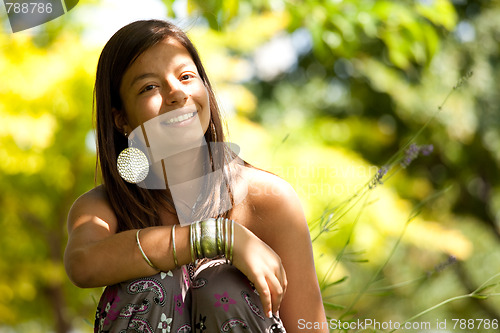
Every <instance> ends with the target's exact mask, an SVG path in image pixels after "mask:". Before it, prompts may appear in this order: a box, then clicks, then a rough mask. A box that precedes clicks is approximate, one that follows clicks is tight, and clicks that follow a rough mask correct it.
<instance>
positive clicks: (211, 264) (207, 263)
mask: <svg viewBox="0 0 500 333" xmlns="http://www.w3.org/2000/svg"><path fill="white" fill-rule="evenodd" d="M203 331H204V332H210V333H211V332H259V333H260V332H266V333H267V332H270V333H271V332H278V333H280V332H281V333H286V331H285V329H284V328H283V325H282V323H281V321H280V319H279V318H278V317H273V318H266V317H265V316H264V311H263V309H262V304H261V303H260V298H259V295H258V293H257V291H256V290H255V288H254V287H253V286H252V284H251V283H250V282H249V281H248V279H247V278H246V277H245V276H244V275H243V274H242V273H241V272H240V271H239V270H238V269H236V268H235V267H234V266H231V265H229V264H227V263H226V261H225V260H203V261H199V262H198V263H197V265H194V264H190V265H186V266H183V267H180V268H178V269H175V270H172V271H169V272H160V273H158V274H156V275H153V276H149V277H144V278H140V279H134V280H130V281H125V282H122V283H119V284H116V285H113V286H109V287H107V288H106V289H105V290H104V293H103V294H102V296H101V299H100V301H99V305H98V307H97V312H96V318H95V325H94V332H95V333H115V332H116V333H128V332H141V333H142V332H161V333H188V332H203Z"/></svg>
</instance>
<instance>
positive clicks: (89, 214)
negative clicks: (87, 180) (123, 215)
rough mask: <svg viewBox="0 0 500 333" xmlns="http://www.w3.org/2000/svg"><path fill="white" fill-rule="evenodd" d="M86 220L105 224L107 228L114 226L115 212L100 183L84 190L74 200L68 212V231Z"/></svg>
mask: <svg viewBox="0 0 500 333" xmlns="http://www.w3.org/2000/svg"><path fill="white" fill-rule="evenodd" d="M87 222H93V223H97V224H100V225H103V224H106V228H107V229H109V230H115V228H116V214H115V213H114V211H113V209H112V207H111V204H110V203H109V200H108V195H107V193H106V189H105V188H104V186H102V185H100V186H97V187H95V188H93V189H91V190H90V191H88V192H85V193H84V194H82V195H81V196H80V197H78V198H77V199H76V200H75V202H74V203H73V205H72V206H71V209H70V211H69V213H68V231H70V232H71V231H72V230H74V229H76V228H77V227H79V226H81V225H82V224H84V223H87Z"/></svg>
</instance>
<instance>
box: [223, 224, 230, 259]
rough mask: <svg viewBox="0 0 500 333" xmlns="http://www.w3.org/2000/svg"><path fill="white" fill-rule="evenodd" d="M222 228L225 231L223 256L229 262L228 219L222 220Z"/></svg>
mask: <svg viewBox="0 0 500 333" xmlns="http://www.w3.org/2000/svg"><path fill="white" fill-rule="evenodd" d="M224 227H225V229H226V230H225V231H226V234H225V236H224V249H225V251H224V256H225V257H226V260H229V244H228V242H229V220H228V219H224Z"/></svg>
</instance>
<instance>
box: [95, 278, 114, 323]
mask: <svg viewBox="0 0 500 333" xmlns="http://www.w3.org/2000/svg"><path fill="white" fill-rule="evenodd" d="M119 301H120V297H118V288H117V287H116V286H113V287H108V288H106V290H105V291H104V294H103V295H102V297H101V302H100V304H99V306H98V307H97V313H96V319H95V326H94V332H101V331H102V330H103V329H104V326H106V325H109V324H110V323H112V322H113V321H115V320H116V318H118V314H119V311H118V310H115V309H114V308H115V307H116V305H117V303H118V302H119Z"/></svg>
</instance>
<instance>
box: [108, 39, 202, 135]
mask: <svg viewBox="0 0 500 333" xmlns="http://www.w3.org/2000/svg"><path fill="white" fill-rule="evenodd" d="M120 97H121V99H122V102H123V108H124V110H122V111H124V112H117V110H114V120H115V124H116V126H117V127H118V128H119V129H122V130H123V131H124V132H127V133H131V132H132V130H134V129H135V128H137V127H138V126H140V125H142V124H144V123H145V122H147V121H148V120H151V119H153V118H156V117H158V116H161V117H158V118H157V119H159V122H158V124H157V125H161V126H163V128H164V129H165V130H166V131H167V132H169V133H171V134H172V135H169V136H170V137H171V139H175V137H172V136H177V133H178V134H179V135H180V136H181V137H182V136H183V135H185V134H186V133H185V132H189V131H191V132H193V128H196V130H195V132H202V133H201V135H203V134H204V133H205V132H206V130H207V128H208V125H209V122H210V103H209V96H208V91H207V88H206V87H205V85H204V84H203V80H202V79H201V78H200V76H199V73H198V70H197V68H196V65H195V63H194V61H193V59H192V58H191V55H190V54H189V52H188V51H187V50H186V49H185V48H184V46H182V45H181V44H180V43H179V42H178V41H177V40H175V39H173V38H167V39H165V40H163V41H162V42H160V43H158V44H156V45H155V46H153V47H151V48H150V49H148V50H146V51H145V52H144V53H142V54H141V55H140V56H139V57H138V58H137V59H136V60H135V62H134V63H133V64H132V65H131V66H130V67H129V68H128V69H127V71H126V72H125V74H124V76H123V78H122V82H121V85H120ZM123 113H125V116H126V118H125V117H123ZM151 123H152V122H149V123H148V124H151ZM155 127H157V126H155ZM182 133H184V134H182ZM177 138H179V137H178V136H177Z"/></svg>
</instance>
